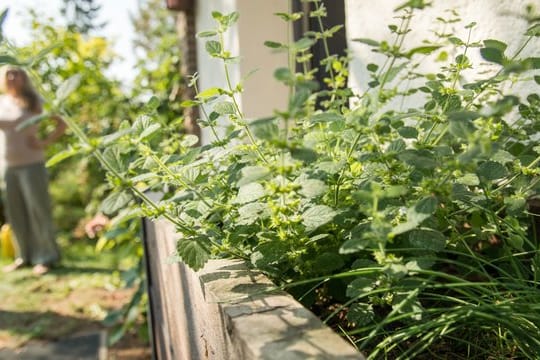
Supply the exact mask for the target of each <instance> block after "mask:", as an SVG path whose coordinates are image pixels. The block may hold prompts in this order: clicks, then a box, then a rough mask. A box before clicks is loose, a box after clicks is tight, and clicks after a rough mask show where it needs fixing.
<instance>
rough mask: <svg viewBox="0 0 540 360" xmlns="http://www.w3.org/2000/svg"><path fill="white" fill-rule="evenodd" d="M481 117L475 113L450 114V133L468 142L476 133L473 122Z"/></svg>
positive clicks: (459, 112)
mask: <svg viewBox="0 0 540 360" xmlns="http://www.w3.org/2000/svg"><path fill="white" fill-rule="evenodd" d="M478 117H479V115H478V113H475V112H473V111H456V112H452V113H449V114H448V121H449V127H448V131H449V132H450V133H451V134H452V135H454V136H455V137H457V138H459V139H464V140H467V139H468V138H469V137H470V136H471V135H472V134H473V133H474V132H475V131H476V126H474V124H473V122H472V120H474V119H477V118H478Z"/></svg>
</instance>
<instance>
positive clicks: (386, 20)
mask: <svg viewBox="0 0 540 360" xmlns="http://www.w3.org/2000/svg"><path fill="white" fill-rule="evenodd" d="M404 2H405V1H404V0H384V1H379V2H376V3H373V2H371V1H362V0H345V4H346V5H345V6H346V10H345V11H346V14H347V19H346V26H347V39H348V47H349V49H350V51H351V53H352V55H353V59H354V60H353V61H352V63H351V66H350V78H349V85H350V86H351V88H352V89H353V90H354V91H355V92H357V93H362V92H363V91H365V90H366V89H367V87H368V86H367V83H368V82H369V81H370V78H369V73H368V71H367V70H366V65H367V64H369V63H376V64H382V63H383V61H384V57H383V56H382V55H380V54H377V53H374V52H372V51H371V48H370V47H369V46H367V45H365V44H362V43H360V42H355V41H352V39H355V38H369V39H373V40H376V41H383V40H386V41H388V42H389V43H392V41H393V39H394V35H393V34H391V32H390V30H389V29H388V25H390V24H396V25H399V21H400V20H399V19H396V18H395V17H396V15H398V13H396V12H394V9H396V8H397V7H398V6H400V5H401V4H403V3H404ZM529 4H530V5H533V6H534V7H535V9H536V11H537V12H540V0H474V1H471V0H433V1H432V6H430V7H428V8H425V9H423V10H416V12H415V13H414V17H413V19H412V22H411V30H412V31H411V32H410V33H409V34H408V35H407V37H406V39H405V42H404V44H403V45H404V48H405V49H411V48H414V47H418V46H422V45H423V44H422V41H423V40H425V39H428V40H435V39H436V38H435V35H434V34H433V31H434V30H437V31H439V32H440V31H441V30H442V29H443V28H442V26H441V25H442V24H441V23H440V22H437V20H436V18H437V17H442V18H444V19H447V20H448V19H449V18H450V17H452V16H453V15H452V14H451V13H450V12H449V10H455V11H456V12H457V13H458V14H459V17H460V18H461V21H460V22H458V23H454V24H450V25H448V26H447V27H446V28H444V32H445V33H448V32H452V33H454V34H455V36H457V37H459V38H460V39H463V40H466V39H467V36H468V31H469V30H468V29H466V28H465V26H466V25H468V24H470V23H472V22H475V23H476V24H477V25H476V26H475V27H474V28H473V31H472V33H471V41H473V42H475V41H479V42H481V41H483V40H487V39H497V40H500V41H503V42H505V43H507V44H508V49H507V50H506V54H508V55H511V54H513V53H515V51H516V50H517V49H518V48H519V47H520V46H521V44H523V42H524V40H525V37H524V36H523V34H524V33H525V32H526V30H527V29H528V27H529V26H530V25H529V24H528V23H527V21H526V20H525V19H524V17H523V15H525V12H526V11H525V8H526V6H527V5H529ZM458 54H459V53H457V52H456V53H453V54H452V53H450V54H449V55H450V57H451V58H452V59H453V58H454V57H455V56H456V55H458ZM467 56H468V57H469V59H470V60H471V61H472V63H473V67H474V70H473V71H465V72H464V73H463V74H462V75H463V77H464V79H465V81H473V80H476V79H478V78H479V77H484V78H485V77H487V76H488V75H489V74H493V72H494V71H496V69H498V66H497V65H493V64H488V63H486V62H485V61H484V60H483V59H482V58H481V57H480V50H479V48H472V49H469V50H468V52H467ZM520 56H523V57H527V56H540V41H539V38H536V39H535V40H533V41H532V42H531V43H530V44H529V45H528V47H527V48H526V49H525V50H524V51H523V53H522V55H520ZM441 65H442V63H435V62H429V61H428V62H423V63H422V64H421V66H420V68H419V69H420V70H421V71H422V72H433V73H434V72H437V70H438V69H439V68H440V66H441ZM517 86H518V88H520V89H519V90H518V91H521V92H525V93H530V92H531V91H530V90H531V88H532V87H533V86H537V85H536V84H535V83H534V82H532V81H531V82H527V83H522V84H518V85H517ZM409 101H410V102H413V101H415V98H414V97H413V98H411V99H409ZM416 106H417V104H416Z"/></svg>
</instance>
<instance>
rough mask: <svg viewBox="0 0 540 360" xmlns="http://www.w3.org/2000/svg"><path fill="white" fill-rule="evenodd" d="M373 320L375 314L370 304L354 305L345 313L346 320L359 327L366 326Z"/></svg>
mask: <svg viewBox="0 0 540 360" xmlns="http://www.w3.org/2000/svg"><path fill="white" fill-rule="evenodd" d="M374 319H375V312H374V311H373V307H372V305H371V304H365V303H354V304H352V306H351V307H350V308H349V311H347V320H349V321H350V322H352V323H354V324H355V325H356V326H358V327H361V326H365V325H368V324H370V323H372V322H373V320H374Z"/></svg>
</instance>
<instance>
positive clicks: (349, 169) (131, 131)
mask: <svg viewBox="0 0 540 360" xmlns="http://www.w3.org/2000/svg"><path fill="white" fill-rule="evenodd" d="M310 2H312V3H313V5H314V10H313V11H312V12H311V13H309V14H307V15H304V14H302V13H280V14H277V15H278V16H279V17H280V18H282V19H283V21H285V22H286V23H287V26H288V25H290V23H293V22H295V21H299V20H300V19H301V18H302V16H310V17H312V18H315V19H316V20H318V21H317V22H318V23H319V24H321V28H320V29H319V30H318V31H312V32H309V33H307V34H305V35H304V36H303V37H302V38H301V39H299V40H297V41H291V42H289V43H280V42H275V41H271V40H269V41H268V42H266V45H267V46H268V47H269V48H272V49H275V50H276V51H285V52H287V54H288V58H289V61H288V66H287V67H283V68H279V69H276V70H275V73H274V75H275V78H276V80H277V81H280V82H282V83H283V84H285V85H286V87H287V89H288V93H289V102H288V105H287V108H286V109H276V111H275V112H274V114H269V116H268V117H265V118H261V119H256V120H248V119H246V117H245V115H244V114H243V112H242V110H241V108H240V106H239V105H238V96H239V95H240V93H241V92H242V91H243V90H242V89H243V86H242V83H238V84H234V83H232V82H231V79H230V75H229V68H230V66H231V64H233V63H235V62H237V61H239V59H238V58H237V57H236V56H235V55H234V54H231V53H230V52H229V51H228V50H227V48H226V44H225V43H224V40H223V39H224V36H223V34H225V32H227V31H228V29H229V28H230V27H231V26H233V25H234V24H235V22H236V21H237V20H238V16H239V14H238V13H231V14H221V13H219V12H214V13H213V14H212V16H213V18H214V19H215V21H216V27H215V28H214V29H210V30H208V31H203V32H201V33H200V34H199V37H200V38H201V39H203V40H205V41H206V50H207V52H208V54H209V55H210V56H211V57H213V58H216V59H219V60H220V61H221V66H223V69H224V74H225V77H226V79H225V80H226V84H227V85H226V86H225V87H224V88H220V87H214V88H209V89H198V88H197V75H196V74H195V75H194V76H193V79H192V82H191V85H192V86H194V87H195V88H196V91H197V96H196V98H195V99H193V100H192V101H187V102H185V103H184V104H183V105H184V106H200V107H201V109H202V115H203V118H202V119H201V121H200V124H201V126H203V127H208V128H209V129H210V130H211V133H212V134H213V135H214V139H212V142H211V143H209V144H207V145H204V146H201V147H192V146H193V145H195V144H196V143H197V141H198V139H197V138H196V137H194V136H192V135H186V136H184V137H183V138H182V140H181V141H180V142H179V143H178V144H175V146H173V147H171V146H168V145H170V144H169V143H167V141H166V139H164V138H163V137H162V136H161V134H162V133H166V132H169V131H171V129H166V128H165V127H166V126H167V125H164V124H162V123H160V122H158V121H156V120H155V116H154V114H153V111H154V110H155V108H156V106H157V103H156V100H155V99H152V100H150V102H149V104H148V106H147V108H146V109H145V111H144V112H142V113H141V114H140V115H139V116H138V118H137V119H136V120H135V121H133V122H129V121H126V122H124V123H123V124H122V125H121V127H120V129H119V131H118V132H117V133H115V134H111V135H108V136H107V137H105V138H101V139H89V138H87V137H86V135H84V133H82V132H80V131H79V130H76V129H77V124H74V123H70V126H71V127H72V128H73V129H74V132H75V133H76V134H77V135H78V136H79V137H80V139H81V141H82V143H83V144H84V145H83V146H82V148H85V149H88V151H89V152H91V153H93V154H94V155H95V156H96V157H97V158H98V159H99V160H100V161H101V162H102V164H103V165H104V167H105V168H106V169H107V170H108V171H109V174H110V178H109V180H110V182H111V184H112V185H113V187H114V188H115V189H116V191H115V192H113V193H112V194H111V195H110V196H109V198H108V199H107V200H106V201H105V202H104V210H106V211H108V212H114V211H117V210H119V209H123V208H126V206H127V205H128V204H136V202H135V199H138V200H137V201H138V202H139V203H138V205H136V206H134V209H135V210H134V211H136V213H137V214H143V215H145V216H148V217H152V218H166V219H168V220H170V221H171V222H172V223H173V224H175V226H176V229H177V231H178V233H179V234H180V235H181V239H180V240H179V241H178V246H177V253H176V256H177V257H178V258H179V259H180V260H182V261H184V262H185V263H186V264H188V265H189V266H191V267H192V268H193V269H195V270H197V269H200V268H201V267H202V266H204V264H205V262H206V261H207V260H208V259H209V258H211V257H215V256H233V257H236V258H241V259H244V260H246V261H247V262H248V263H250V264H252V265H253V266H254V267H255V268H257V269H260V270H262V271H263V272H265V273H266V274H268V275H269V276H270V277H271V278H272V279H274V280H275V281H276V283H277V284H278V285H280V286H283V287H284V288H286V289H288V290H289V291H291V293H293V294H295V295H297V297H298V298H299V299H300V300H301V301H303V302H304V303H305V304H306V305H307V306H311V307H312V308H313V309H315V310H317V311H318V312H319V313H320V315H321V316H323V317H324V318H325V321H327V322H328V323H329V324H331V325H332V326H335V328H336V329H339V330H340V331H343V332H344V334H346V336H347V337H348V338H349V339H350V340H351V341H352V342H353V343H354V344H356V345H357V346H358V347H359V348H360V349H361V350H363V351H365V352H366V353H367V355H368V356H369V357H370V358H379V357H383V356H386V357H390V358H396V359H410V358H432V357H433V353H437V354H445V353H449V352H451V353H452V354H453V355H455V356H461V357H475V356H476V357H480V358H483V357H486V356H495V357H501V358H508V357H528V358H534V357H535V356H536V354H538V353H540V340H539V339H538V336H537V334H538V333H539V330H540V308H539V305H538V298H539V295H540V293H539V291H538V279H539V276H540V275H539V274H540V273H539V266H540V256H539V254H538V245H539V244H538V239H537V237H536V232H535V231H533V229H532V226H531V224H532V223H533V221H532V220H531V218H532V217H533V216H538V214H535V213H532V212H530V211H529V205H528V204H529V203H530V201H531V199H533V198H535V197H536V196H537V195H538V192H539V176H538V175H539V167H538V163H539V161H540V157H539V155H540V147H539V146H538V145H537V140H538V133H539V130H540V128H539V124H540V123H539V122H538V114H539V113H540V112H539V104H540V98H539V96H538V94H537V85H538V84H539V83H540V80H539V79H540V78H539V77H538V76H537V75H536V74H537V73H538V71H537V70H538V69H539V68H540V61H539V58H537V57H523V56H522V52H523V49H524V48H525V47H526V46H527V45H528V44H529V43H531V42H537V41H538V37H539V36H540V24H538V23H532V24H531V26H530V28H529V29H528V31H527V33H526V34H525V40H524V43H523V46H520V47H519V48H518V50H517V51H516V52H514V53H509V52H508V50H507V45H506V44H505V43H503V42H501V41H499V40H494V39H486V40H484V41H483V42H472V41H471V40H470V39H471V38H472V37H471V36H470V35H469V37H468V38H467V39H461V38H458V37H457V36H455V35H454V34H451V33H444V32H441V33H438V34H437V39H436V40H434V41H433V40H432V41H431V42H428V43H424V44H420V45H419V46H416V47H412V48H406V47H405V45H404V44H405V42H404V39H405V37H406V36H407V34H408V33H409V30H410V26H411V23H412V18H413V16H414V14H415V13H416V12H418V11H421V9H422V8H424V7H425V6H427V4H426V3H425V2H424V1H409V2H407V3H406V4H404V5H403V6H402V7H400V8H399V9H398V10H399V14H400V16H399V18H398V20H399V21H400V23H399V24H396V25H390V26H389V30H390V31H391V32H392V34H393V36H394V41H393V42H391V43H389V42H386V41H378V40H375V39H356V41H359V42H361V43H363V44H366V45H368V46H369V47H371V48H372V50H374V51H377V52H379V53H381V54H383V55H384V56H385V57H386V61H384V62H383V63H381V64H368V65H367V71H368V72H369V73H370V74H371V75H370V76H371V81H370V83H369V84H368V86H369V90H368V91H366V92H365V93H363V94H354V93H353V92H352V91H351V89H349V88H348V87H347V76H348V73H347V72H348V62H349V60H350V59H349V58H346V57H345V58H344V57H339V56H335V55H333V54H330V53H327V54H326V55H327V58H326V60H325V61H324V62H322V63H321V66H320V68H319V69H309V67H308V66H307V62H308V61H309V59H310V53H309V51H310V48H311V47H312V46H313V45H314V44H315V43H316V42H322V43H323V45H324V44H326V42H327V39H328V38H329V37H331V36H332V35H333V34H334V33H335V32H336V31H338V30H339V27H335V28H331V29H325V28H324V27H323V26H322V23H323V22H322V21H321V19H322V18H323V17H324V16H325V14H326V9H325V7H324V5H323V4H322V3H321V2H320V1H318V0H311V1H310ZM441 21H443V22H446V23H447V24H448V23H452V24H458V21H457V15H456V14H455V17H453V18H451V19H447V20H444V19H441ZM466 29H467V30H468V32H469V34H472V33H473V32H474V31H475V24H474V23H472V24H469V25H466ZM324 48H326V49H328V46H325V47H324ZM473 51H479V52H480V54H481V56H482V57H483V59H484V60H485V61H487V62H489V63H491V64H493V66H495V67H497V70H496V71H495V72H494V74H493V75H491V76H490V77H488V78H485V77H484V78H480V77H479V78H478V79H475V80H473V81H465V80H464V78H463V76H462V73H463V72H464V71H468V72H471V71H473V70H475V69H474V68H473V64H472V62H471V60H470V59H469V56H470V54H471V53H472V52H473ZM451 54H455V55H452V56H453V59H450V55H451ZM434 60H439V62H440V63H441V64H442V65H441V67H440V69H439V70H438V71H437V72H435V73H427V74H424V73H420V71H419V70H418V64H419V63H420V62H423V61H434ZM298 69H301V70H298ZM316 71H321V72H324V73H325V74H326V78H325V81H324V82H325V87H324V88H321V87H320V85H319V84H318V83H317V82H315V80H314V79H315V76H314V74H315V72H316ZM518 81H528V84H529V85H530V87H529V88H530V89H531V91H530V94H525V96H523V95H517V94H513V93H512V92H511V87H510V85H512V84H514V83H515V82H518ZM406 82H408V83H410V84H413V86H410V87H408V88H407V87H404V86H403V84H405V83H406ZM418 94H422V97H421V98H422V100H420V102H419V103H418V105H417V106H415V107H412V108H409V109H402V108H400V107H396V106H394V105H393V104H395V103H400V102H401V101H402V100H403V99H407V98H408V97H410V96H413V95H414V96H418ZM223 122H225V123H227V125H228V129H229V131H228V132H227V133H226V134H225V135H220V134H219V132H218V131H217V126H218V124H219V123H223ZM59 156H60V157H61V155H59ZM152 190H158V191H160V192H161V193H162V198H161V199H160V200H159V201H153V200H151V199H150V197H149V196H148V195H147V192H148V191H152ZM342 315H343V316H342Z"/></svg>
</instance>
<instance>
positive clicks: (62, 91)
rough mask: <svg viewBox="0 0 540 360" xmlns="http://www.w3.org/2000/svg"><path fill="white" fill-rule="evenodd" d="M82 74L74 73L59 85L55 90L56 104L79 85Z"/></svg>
mask: <svg viewBox="0 0 540 360" xmlns="http://www.w3.org/2000/svg"><path fill="white" fill-rule="evenodd" d="M81 79H82V75H81V74H76V75H73V76H71V77H70V78H68V79H67V80H66V81H64V82H63V83H62V85H60V87H59V88H58V90H56V99H55V103H56V104H61V103H62V102H63V101H64V100H65V99H67V97H68V96H69V95H71V93H73V91H75V89H77V88H78V87H79V84H80V83H81Z"/></svg>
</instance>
